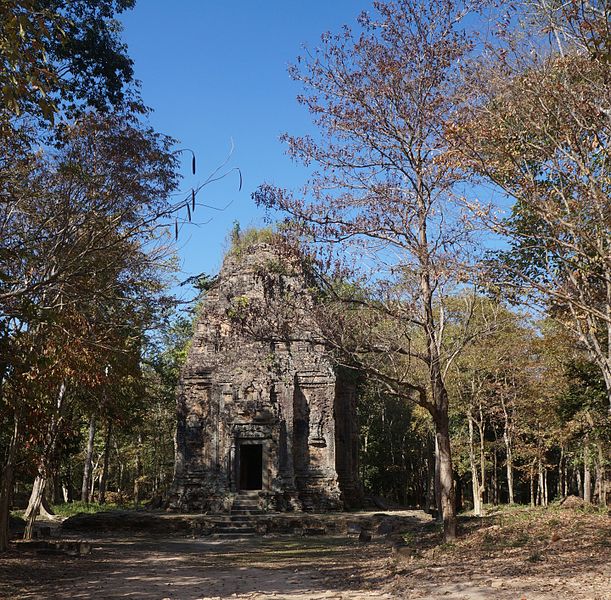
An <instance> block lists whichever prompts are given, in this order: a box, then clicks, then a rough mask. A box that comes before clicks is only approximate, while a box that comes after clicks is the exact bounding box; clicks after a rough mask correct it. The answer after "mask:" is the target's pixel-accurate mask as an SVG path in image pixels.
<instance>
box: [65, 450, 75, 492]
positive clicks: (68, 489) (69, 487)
mask: <svg viewBox="0 0 611 600" xmlns="http://www.w3.org/2000/svg"><path fill="white" fill-rule="evenodd" d="M65 490H66V502H70V503H72V502H74V485H73V484H72V460H71V459H70V458H68V460H67V462H66V482H65Z"/></svg>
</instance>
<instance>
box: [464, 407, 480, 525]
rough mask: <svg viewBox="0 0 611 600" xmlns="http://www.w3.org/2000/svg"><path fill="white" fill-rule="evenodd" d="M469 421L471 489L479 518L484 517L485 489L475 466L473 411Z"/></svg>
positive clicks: (476, 514) (468, 415)
mask: <svg viewBox="0 0 611 600" xmlns="http://www.w3.org/2000/svg"><path fill="white" fill-rule="evenodd" d="M467 421H468V423H469V463H470V464H469V466H470V469H471V488H472V492H473V514H474V515H475V516H477V517H481V516H482V494H483V491H484V488H483V486H482V485H480V482H479V477H478V474H477V465H476V464H475V444H474V437H475V436H474V430H473V417H472V415H471V411H469V413H468V414H467Z"/></svg>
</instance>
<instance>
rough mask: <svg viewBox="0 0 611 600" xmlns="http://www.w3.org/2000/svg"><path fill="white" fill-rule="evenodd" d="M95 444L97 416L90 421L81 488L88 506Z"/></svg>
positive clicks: (82, 498) (92, 416)
mask: <svg viewBox="0 0 611 600" xmlns="http://www.w3.org/2000/svg"><path fill="white" fill-rule="evenodd" d="M94 442H95V415H93V414H92V415H91V418H90V419H89V438H88V439H87V451H86V453H85V464H84V466H83V484H82V486H81V502H85V504H87V503H88V502H89V501H90V500H91V492H90V490H91V466H92V462H93V444H94Z"/></svg>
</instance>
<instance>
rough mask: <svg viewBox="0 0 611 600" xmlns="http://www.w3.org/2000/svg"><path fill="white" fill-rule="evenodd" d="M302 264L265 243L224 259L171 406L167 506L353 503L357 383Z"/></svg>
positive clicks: (215, 508)
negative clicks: (328, 341) (338, 359)
mask: <svg viewBox="0 0 611 600" xmlns="http://www.w3.org/2000/svg"><path fill="white" fill-rule="evenodd" d="M311 307H312V297H311V295H310V291H308V283H307V278H306V276H305V275H304V270H303V268H302V266H301V261H300V260H299V259H298V258H297V257H296V256H295V255H294V253H293V254H287V253H286V249H285V250H284V251H282V250H280V247H279V246H278V245H277V244H276V243H273V242H272V241H268V242H266V243H262V242H256V243H253V244H251V245H244V244H243V245H242V246H240V247H239V248H238V249H234V250H233V251H231V252H230V253H229V254H228V255H227V257H226V258H225V261H224V263H223V266H222V269H221V271H220V274H219V276H218V278H217V279H216V281H215V283H214V284H213V285H212V287H211V289H210V290H209V291H208V292H207V294H206V295H205V297H204V299H203V304H202V307H201V312H200V315H199V318H198V321H197V324H196V327H195V333H194V336H193V340H192V344H191V347H190V350H189V354H188V358H187V361H186V364H185V367H184V369H183V371H182V376H181V381H180V390H179V397H178V425H177V434H176V465H175V479H174V486H173V493H172V496H171V498H170V506H171V507H174V508H177V509H180V510H198V511H207V512H223V511H227V510H230V508H231V506H232V503H233V502H234V501H236V498H239V496H240V494H241V493H248V495H249V496H253V495H254V496H255V497H256V498H257V499H258V503H259V507H260V508H261V509H263V510H334V509H340V508H343V507H346V506H355V505H357V504H358V502H359V494H360V485H359V482H358V429H357V425H356V387H355V383H354V378H353V377H350V374H346V372H345V371H339V370H338V369H336V368H335V367H334V364H333V362H332V360H331V358H330V356H329V353H328V352H327V349H326V347H325V345H324V343H323V340H322V337H321V335H320V330H319V329H318V327H317V325H316V324H315V323H314V320H313V318H312V311H311Z"/></svg>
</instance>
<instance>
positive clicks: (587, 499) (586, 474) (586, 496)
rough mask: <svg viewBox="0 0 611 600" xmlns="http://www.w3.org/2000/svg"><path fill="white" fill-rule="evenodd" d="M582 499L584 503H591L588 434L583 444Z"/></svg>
mask: <svg viewBox="0 0 611 600" xmlns="http://www.w3.org/2000/svg"><path fill="white" fill-rule="evenodd" d="M583 501H584V503H585V504H592V474H591V472H590V456H589V452H588V436H586V439H585V443H584V446H583Z"/></svg>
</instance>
